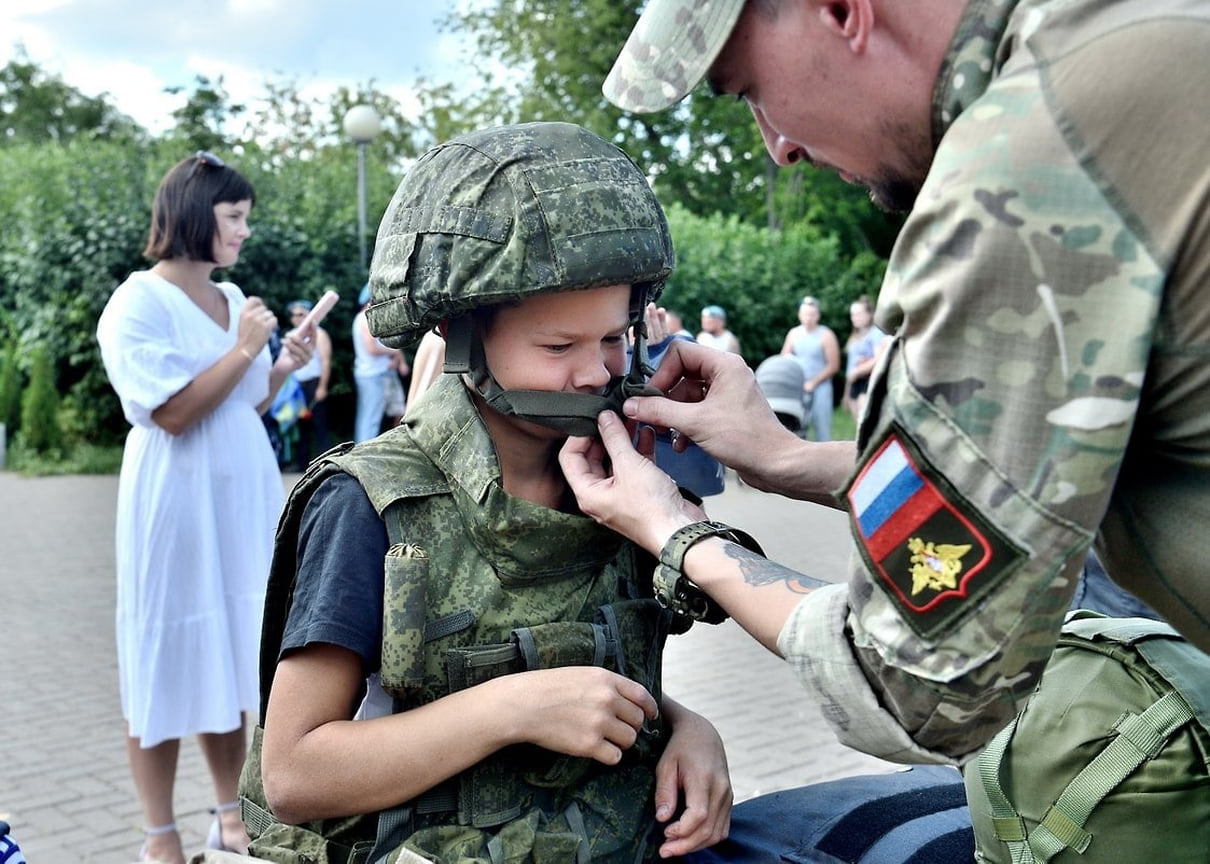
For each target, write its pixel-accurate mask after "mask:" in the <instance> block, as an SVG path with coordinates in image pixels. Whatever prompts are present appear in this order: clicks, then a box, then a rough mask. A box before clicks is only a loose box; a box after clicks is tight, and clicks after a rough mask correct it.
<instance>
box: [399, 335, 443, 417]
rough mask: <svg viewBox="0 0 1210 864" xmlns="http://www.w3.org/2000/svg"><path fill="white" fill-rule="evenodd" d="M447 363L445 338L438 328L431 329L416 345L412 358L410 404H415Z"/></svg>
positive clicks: (409, 388)
mask: <svg viewBox="0 0 1210 864" xmlns="http://www.w3.org/2000/svg"><path fill="white" fill-rule="evenodd" d="M444 363H445V340H444V339H442V338H441V334H440V333H438V332H437V331H436V330H429V331H428V332H427V333H425V334H424V336H423V337H421V339H420V344H419V345H417V346H416V355H415V356H414V357H413V358H412V380H411V381H410V382H409V383H408V396H407V400H408V404H409V405H415V404H416V400H417V399H419V398H420V394H421V393H423V392H424V391H425V390H427V389H429V387H431V386H432V385H433V382H434V381H436V380H437V376H439V375H440V374H441V367H442V365H443V364H444Z"/></svg>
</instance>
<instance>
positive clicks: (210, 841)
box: [206, 801, 247, 855]
mask: <svg viewBox="0 0 1210 864" xmlns="http://www.w3.org/2000/svg"><path fill="white" fill-rule="evenodd" d="M238 809H239V802H238V801H228V802H227V803H226V804H219V805H218V806H217V807H215V808H214V809H213V810H211V811H210V812H211V813H213V814H214V821H213V822H211V823H210V831H209V833H207V835H206V848H207V849H217V850H219V851H220V852H237V853H239V854H241V855H246V854H247V850H246V849H239V848H236V847H234V846H228V845H227V844H226V842H224V840H223V818H222V814H224V813H230V812H231V811H232V810H238Z"/></svg>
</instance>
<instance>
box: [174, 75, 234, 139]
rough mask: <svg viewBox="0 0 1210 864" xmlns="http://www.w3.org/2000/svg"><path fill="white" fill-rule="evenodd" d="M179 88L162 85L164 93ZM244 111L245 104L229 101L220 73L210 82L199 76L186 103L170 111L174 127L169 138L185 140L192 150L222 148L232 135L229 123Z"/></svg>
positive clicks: (178, 88)
mask: <svg viewBox="0 0 1210 864" xmlns="http://www.w3.org/2000/svg"><path fill="white" fill-rule="evenodd" d="M182 90H184V88H183V87H167V88H165V92H167V93H171V94H174V95H175V94H178V93H180V92H181V91H182ZM246 110H247V109H246V107H245V106H244V105H241V104H238V103H233V102H232V101H231V97H230V96H229V95H228V93H227V90H226V88H224V87H223V76H221V75H220V76H219V78H218V80H217V81H211V80H210V79H209V78H207V77H206V76H204V75H198V76H197V77H196V78H194V87H193V92H191V93H189V94H188V97H187V98H186V99H185V104H184V105H182V106H181V107H180V108H177V109H176V110H175V111H173V112H172V118H173V119H174V120H175V121H176V126H175V127H174V128H173V129H172V131H171V132H170V133H169V137H170V138H173V139H177V140H182V141H187V142H189V144H190V145H191V146H192V147H193V149H195V150H225V149H227V147H228V146H229V144H230V142H231V141H232V138H233V136H232V128H231V124H232V122H233V121H234V120H236V119H237V118H239V116H240V115H241V114H243V113H244V112H245V111H246Z"/></svg>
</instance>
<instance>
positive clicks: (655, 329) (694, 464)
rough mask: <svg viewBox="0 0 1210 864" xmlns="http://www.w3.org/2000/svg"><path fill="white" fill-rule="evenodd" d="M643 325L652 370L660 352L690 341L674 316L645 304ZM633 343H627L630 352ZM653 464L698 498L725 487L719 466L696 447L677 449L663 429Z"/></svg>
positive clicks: (724, 479)
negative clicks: (673, 345) (645, 331)
mask: <svg viewBox="0 0 1210 864" xmlns="http://www.w3.org/2000/svg"><path fill="white" fill-rule="evenodd" d="M643 319H644V323H645V324H646V326H647V359H648V361H649V362H650V363H651V366H652V368H659V365H660V360H661V359H662V358H663V356H664V352H665V351H667V350H668V346H670V345H671V344H672V343H673V342H692V341H694V340H693V336H692V335H691V334H690V333H687V332H686V331H685V330H684V328H683V327H679V326H678V327H676V328H675V329H674V327H673V324H676V323H679V321H680V318H679V317H678V316H676V313H675V312H674V313H669V312H668V310H666V309H664V308H662V307H658V306H656V305H655V304H654V303H648V304H647V310H646V312H645V313H644V316H643ZM633 345H634V340H633V338H632V340H631V350H633ZM654 458H655V464H656V465H658V466H660V468H661V469H663V470H664V471H665V472H666V473H667V474H668V476H669V477H671V478H672V479H673V480H674V481H676V485H677V486H679V487H680V488H681V489H686V490H688V491H689V492H691V493H693V494H694V495H696V496H697V497H698V498H699V499H701V498H706V497H708V496H710V495H719V494H721V493H722V491H723V490H724V489H725V488H726V485H727V476H726V471H724V469H723V464H722V463H721V462H719V461H718V460H717V459H715V458H714V457H713V456H711V455H710V454H709V453H707V452H706V451H705V450H703V449H702V448H701V447H698V446H697V445H696V444H692V443H690V444H689V445H688V446H687V447H683V448H682V447H677V445H676V443H675V442H674V441H673V438H672V434H671V433H670V432H668V431H666V430H657V431H656V433H655V456H654Z"/></svg>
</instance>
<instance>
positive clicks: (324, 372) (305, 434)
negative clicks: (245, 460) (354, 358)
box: [286, 300, 332, 471]
mask: <svg viewBox="0 0 1210 864" xmlns="http://www.w3.org/2000/svg"><path fill="white" fill-rule="evenodd" d="M313 306H314V304H313V303H312V302H311V301H310V300H295V301H293V302H292V303H291V304H290V305H289V306H287V307H286V312H287V314H288V315H289V316H290V327H291V328H295V327H298V326H299V325H300V324H302V322H303V319H304V318H306V317H307V313H308V312H310V311H311V308H312V307H313ZM314 349H315V350H314V351H313V352H312V353H311V359H310V360H309V361H307V363H306V365H304V366H303V367H302V368H300V369H297V370H295V372H294V379H295V380H296V381H298V383H299V384H301V385H302V389H303V396H304V398H305V399H306V402H307V411H308V414H307V416H305V417H303V418H302V419H301V420H300V421H299V424H298V452H297V454H295V459H294V467H295V468H297V469H298V470H299V471H301V470H303V469H304V468H306V467H307V463H308V462H310V461H311V457H312V456H314V455H317V454H319V453H324V452H326V451H327V449H328V448H329V447H331V446H332V434H331V432H330V431H329V429H328V383H329V381H330V380H331V377H332V337H331V336H329V335H328V331H327V330H325V329H324V328H323V327H321V326H317V327H316V328H315V345H314Z"/></svg>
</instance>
